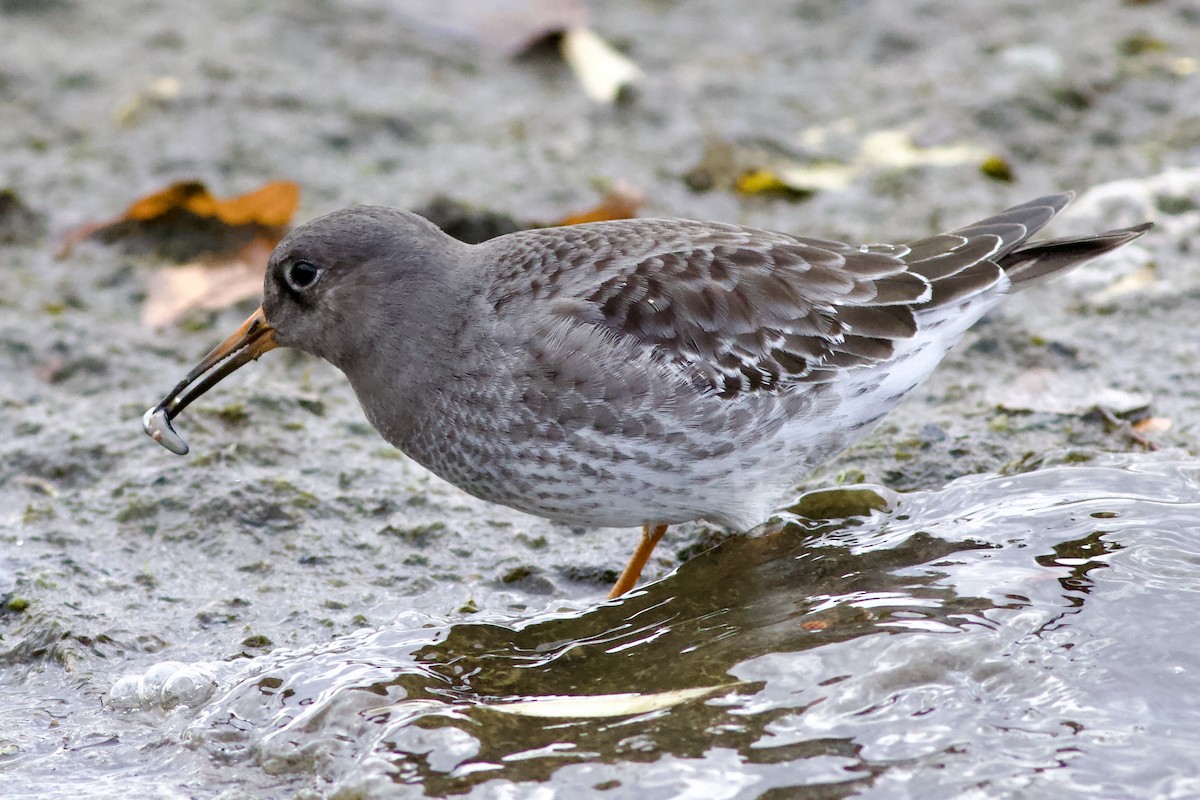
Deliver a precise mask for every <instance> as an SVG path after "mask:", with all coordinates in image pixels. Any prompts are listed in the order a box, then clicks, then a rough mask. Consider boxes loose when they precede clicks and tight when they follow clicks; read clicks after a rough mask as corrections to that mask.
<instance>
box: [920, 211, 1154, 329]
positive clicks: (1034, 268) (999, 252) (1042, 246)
mask: <svg viewBox="0 0 1200 800" xmlns="http://www.w3.org/2000/svg"><path fill="white" fill-rule="evenodd" d="M1074 197H1075V193H1074V192H1063V193H1061V194H1051V195H1046V196H1045V197H1038V198H1036V199H1034V200H1030V201H1028V202H1026V203H1022V204H1020V205H1017V206H1013V207H1012V208H1009V209H1007V210H1005V211H1001V212H1000V213H999V214H996V215H995V216H992V217H988V218H987V219H983V220H980V221H979V222H974V223H971V224H970V225H967V226H965V227H962V228H958V229H956V230H953V231H950V232H948V233H941V234H938V235H936V236H930V237H927V238H925V239H920V240H918V241H915V242H910V243H909V244H908V253H907V254H906V255H905V259H904V260H905V261H906V262H908V267H909V269H910V270H911V271H912V272H914V273H916V274H918V275H920V276H922V277H923V278H925V279H926V280H927V281H929V283H930V287H931V289H932V293H931V296H930V298H929V299H928V300H927V301H926V302H925V303H923V304H922V305H923V307H924V308H925V309H934V308H938V307H941V306H946V305H953V304H956V303H959V302H961V301H963V300H965V299H967V298H969V297H972V296H974V295H976V294H981V293H984V292H987V291H988V290H989V289H991V288H992V287H993V286H995V285H996V283H997V282H999V281H1002V280H1003V278H1002V276H1001V273H1000V271H1001V270H1003V271H1004V273H1005V274H1007V276H1008V281H1009V288H1010V290H1011V291H1018V290H1020V289H1024V288H1026V287H1028V286H1033V285H1034V284H1036V283H1040V282H1041V281H1043V280H1045V279H1046V278H1049V277H1051V276H1052V275H1055V274H1057V273H1059V272H1063V271H1064V270H1067V269H1070V268H1072V267H1076V266H1078V265H1080V264H1082V263H1084V262H1085V261H1090V260H1091V259H1093V258H1095V257H1097V256H1100V255H1103V254H1104V253H1107V252H1109V251H1110V250H1115V249H1117V248H1118V247H1120V246H1121V245H1124V244H1126V243H1128V242H1130V241H1132V240H1134V239H1136V238H1137V237H1139V236H1141V235H1142V234H1143V233H1145V232H1146V231H1147V230H1149V229H1150V228H1151V227H1153V226H1152V224H1151V223H1148V222H1147V223H1144V224H1142V225H1137V226H1135V227H1132V228H1123V229H1121V230H1115V231H1107V232H1105V233H1098V234H1093V235H1090V236H1078V237H1074V238H1069V239H1049V240H1045V241H1040V242H1029V241H1028V240H1029V237H1030V236H1032V235H1034V234H1035V233H1037V232H1038V230H1040V229H1041V228H1042V227H1043V226H1044V225H1045V224H1046V223H1048V222H1049V221H1050V220H1052V219H1054V216H1055V215H1056V214H1058V212H1060V211H1062V210H1063V209H1064V208H1066V206H1067V204H1068V203H1070V202H1071V200H1072V199H1073V198H1074Z"/></svg>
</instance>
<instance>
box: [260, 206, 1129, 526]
mask: <svg viewBox="0 0 1200 800" xmlns="http://www.w3.org/2000/svg"><path fill="white" fill-rule="evenodd" d="M1069 200H1070V195H1066V194H1064V195H1055V196H1051V197H1045V198H1041V199H1038V200H1034V201H1032V202H1030V203H1026V204H1024V205H1021V206H1017V207H1015V208H1012V209H1010V210H1008V211H1005V212H1003V213H1002V214H1000V215H998V216H996V217H993V218H990V219H987V220H984V221H982V222H979V223H976V224H975V225H971V226H968V227H966V228H962V229H959V230H956V231H953V232H951V233H946V234H941V235H938V236H932V237H929V238H926V239H921V240H918V241H916V242H912V243H910V244H907V245H870V246H854V245H846V244H841V243H838V242H825V241H820V240H816V239H806V238H801V237H793V236H788V235H786V234H782V233H772V232H767V231H760V230H754V229H750V228H744V227H739V226H735V225H725V224H717V223H701V222H691V221H685V220H625V221H617V222H604V223H595V224H589V225H580V226H576V227H570V228H551V229H544V230H535V231H525V232H521V233H515V234H511V235H508V236H503V237H500V238H497V239H494V240H491V241H489V242H485V243H483V244H481V245H465V244H461V243H459V242H457V241H455V240H453V239H451V238H449V237H448V236H446V235H445V234H443V233H442V232H441V231H439V230H438V229H437V228H435V227H434V226H432V225H431V224H429V223H428V222H426V221H424V220H423V219H421V218H420V217H417V216H415V215H412V214H409V213H407V212H403V211H398V210H393V209H386V208H380V207H369V206H366V207H358V208H351V209H347V210H344V211H339V212H335V213H334V214H330V215H328V216H326V217H322V218H320V219H317V220H315V221H313V222H310V223H308V224H306V225H304V226H302V227H300V228H298V229H297V230H295V231H294V232H292V233H291V234H290V235H289V236H288V237H287V238H286V239H285V240H284V241H283V242H282V243H281V244H280V245H279V247H278V248H277V249H276V252H275V254H274V256H273V257H272V260H271V265H270V267H269V269H268V274H267V279H266V285H265V295H264V303H263V311H264V313H265V317H266V320H267V322H269V324H270V325H271V326H273V328H274V331H275V334H274V335H275V337H276V339H277V340H278V343H279V344H280V345H284V346H295V347H300V348H302V349H305V350H309V351H310V352H313V353H316V354H317V355H320V356H323V357H325V358H327V359H328V360H329V361H331V362H332V363H333V364H334V365H335V366H337V367H339V368H340V369H341V370H342V371H343V372H345V374H346V375H347V376H348V378H349V379H350V381H351V383H352V385H353V387H354V390H355V392H356V393H357V395H358V398H359V400H360V402H361V403H362V406H363V408H364V410H365V412H366V414H367V417H368V419H369V420H370V422H371V424H372V425H374V426H375V427H376V428H377V429H378V430H379V431H380V433H381V434H382V435H383V436H384V437H385V438H386V439H387V440H388V441H389V442H391V443H392V444H394V445H395V446H397V447H399V448H400V449H401V450H403V451H404V452H405V453H406V454H408V455H409V456H410V457H412V458H413V459H415V460H416V461H418V462H420V463H421V464H423V465H425V466H426V467H428V468H429V469H430V470H432V471H433V472H435V473H436V474H438V475H440V476H442V477H443V478H445V479H447V480H448V481H450V482H451V483H454V484H456V485H458V486H460V487H461V488H463V489H465V490H466V491H468V492H470V493H472V494H474V495H476V496H478V497H482V498H484V499H486V500H490V501H493V502H497V503H503V504H506V505H509V506H512V507H514V508H518V509H520V510H522V511H527V512H529V513H532V514H537V515H540V516H544V517H549V518H552V519H557V520H564V521H568V522H573V523H579V524H586V525H602V526H620V527H624V526H636V525H642V524H652V523H674V522H682V521H685V520H691V519H707V520H713V521H716V522H719V523H722V524H725V525H728V526H731V527H733V528H737V529H746V528H749V527H751V526H753V525H754V524H757V523H759V522H762V521H764V520H765V519H766V518H767V517H768V516H769V515H770V513H771V512H772V511H773V510H774V509H775V508H776V507H777V505H778V503H779V502H780V501H782V500H784V499H785V498H786V497H787V495H788V491H789V489H790V488H791V487H792V486H794V485H795V482H796V480H797V479H798V478H799V477H800V476H802V475H803V474H804V473H805V472H807V471H808V470H810V469H811V468H813V467H814V466H816V465H817V464H819V463H820V462H822V461H823V460H825V459H827V458H829V457H830V456H832V455H834V454H835V453H837V452H838V451H840V450H841V449H843V448H844V447H846V446H847V445H848V444H849V443H851V442H852V441H853V440H854V439H856V438H858V437H860V436H862V435H863V434H864V433H865V432H866V431H867V430H869V429H870V427H871V426H872V425H873V424H874V423H875V422H877V421H878V420H879V419H880V418H881V417H883V416H884V415H885V414H886V413H887V412H888V411H890V410H891V409H892V408H893V407H894V406H895V405H896V404H897V403H898V402H899V401H900V399H901V398H902V397H903V396H904V395H905V394H906V393H907V392H909V391H911V390H912V389H913V388H914V387H916V386H917V385H918V384H920V383H921V382H922V381H923V380H925V378H927V377H928V375H929V374H930V372H932V370H933V368H934V367H935V366H936V364H937V362H938V361H939V360H940V359H941V358H942V356H943V354H944V353H945V351H946V350H947V349H948V348H949V347H950V346H951V345H953V344H954V343H955V342H956V341H957V340H958V339H959V338H960V336H961V335H962V333H963V331H965V330H966V328H967V327H969V326H970V325H971V324H972V323H973V322H975V320H977V319H978V318H979V317H980V316H981V315H982V314H983V313H985V312H986V311H987V310H988V309H989V308H991V307H992V306H994V305H995V304H996V303H998V302H999V301H1000V300H1001V299H1002V298H1003V296H1004V295H1005V294H1006V293H1007V292H1008V291H1009V290H1011V289H1015V288H1020V287H1022V286H1024V285H1027V284H1030V283H1033V282H1036V281H1037V280H1038V279H1041V278H1043V277H1046V276H1048V275H1050V274H1053V273H1055V272H1058V271H1061V270H1063V269H1066V268H1068V267H1071V266H1074V265H1075V264H1078V263H1082V262H1083V261H1086V260H1088V259H1089V258H1092V257H1094V256H1096V255H1099V254H1101V253H1103V252H1106V251H1108V250H1111V249H1113V248H1115V247H1118V246H1120V245H1122V244H1124V243H1125V242H1127V241H1129V240H1131V239H1133V238H1136V237H1137V236H1138V235H1140V234H1141V232H1142V231H1143V230H1144V229H1145V226H1143V227H1139V228H1131V229H1128V230H1123V231H1113V232H1109V233H1104V234H1100V235H1097V236H1092V237H1083V238H1078V239H1068V240H1057V241H1054V242H1043V243H1034V244H1028V243H1026V239H1027V237H1028V236H1030V235H1031V234H1032V233H1033V232H1035V231H1036V230H1038V229H1039V228H1040V227H1042V226H1043V225H1044V224H1045V223H1046V222H1048V221H1049V220H1050V219H1051V218H1052V217H1053V216H1054V215H1055V214H1056V213H1057V212H1058V211H1059V210H1061V209H1062V207H1063V206H1065V205H1066V203H1067V202H1068V201H1069ZM298 262H305V263H308V264H312V265H315V266H316V267H317V268H318V269H319V280H316V281H315V283H314V284H313V285H312V286H311V287H305V288H303V289H297V288H295V287H293V286H291V285H290V284H289V280H290V279H289V277H288V275H289V273H288V272H287V271H288V270H289V269H290V268H291V267H292V265H294V264H296V263H298Z"/></svg>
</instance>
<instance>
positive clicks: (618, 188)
mask: <svg viewBox="0 0 1200 800" xmlns="http://www.w3.org/2000/svg"><path fill="white" fill-rule="evenodd" d="M645 202H646V195H645V193H644V192H643V191H642V190H641V189H638V188H637V187H636V186H634V185H633V184H632V183H629V182H628V181H625V180H619V181H617V182H616V183H614V184H613V186H612V188H611V189H609V190H608V194H606V195H605V196H604V199H603V200H601V201H600V203H599V204H598V205H596V206H594V207H593V208H589V209H588V210H587V211H580V212H578V213H575V214H568V215H567V216H565V217H563V218H562V219H560V220H559V221H558V222H555V223H553V224H554V225H556V226H557V225H582V224H583V223H585V222H605V221H607V220H610V219H629V218H630V217H636V216H637V214H638V210H639V209H640V208H641V207H642V205H643V204H644V203H645Z"/></svg>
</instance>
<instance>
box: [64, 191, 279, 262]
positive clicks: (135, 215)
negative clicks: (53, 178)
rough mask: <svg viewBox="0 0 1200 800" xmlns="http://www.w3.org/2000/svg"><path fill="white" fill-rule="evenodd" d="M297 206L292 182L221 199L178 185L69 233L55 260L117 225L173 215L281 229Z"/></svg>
mask: <svg viewBox="0 0 1200 800" xmlns="http://www.w3.org/2000/svg"><path fill="white" fill-rule="evenodd" d="M299 202H300V187H299V186H297V185H296V184H295V183H293V182H291V181H272V182H270V183H267V184H264V185H263V186H262V187H261V188H259V189H256V190H254V191H252V192H247V193H246V194H243V195H239V196H237V197H229V198H224V199H222V198H218V197H214V196H213V194H212V193H211V192H210V191H209V190H208V187H207V186H205V185H204V184H203V183H202V182H200V181H180V182H178V183H173V184H171V185H170V186H168V187H167V188H165V189H162V190H160V191H157V192H154V193H153V194H149V195H146V196H145V197H142V198H140V199H138V200H135V201H134V202H133V204H132V205H130V206H129V207H128V208H126V209H125V211H124V212H122V213H121V215H120V216H118V217H115V218H113V219H111V220H108V221H106V222H90V223H87V224H85V225H81V226H79V227H78V228H75V229H74V230H72V231H70V232H68V233H67V235H66V236H64V237H63V243H62V247H61V248H60V249H59V252H58V257H59V258H63V257H65V256H67V255H69V254H70V252H71V250H72V249H73V248H74V247H75V245H77V244H78V243H79V242H81V241H83V240H84V239H87V238H89V237H91V236H95V235H96V234H98V233H103V232H105V231H108V230H110V229H112V228H114V227H116V226H118V225H121V224H124V223H145V224H151V223H155V222H158V221H161V220H164V219H166V218H168V217H171V216H176V215H191V216H193V217H198V218H200V219H205V220H216V221H218V222H220V223H222V224H224V225H227V226H229V227H230V228H238V227H245V226H256V227H260V228H282V227H283V226H285V225H287V224H288V223H289V222H290V221H291V219H292V215H293V214H295V213H296V206H297V205H299ZM278 233H282V231H279V232H278Z"/></svg>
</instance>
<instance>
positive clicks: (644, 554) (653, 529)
mask: <svg viewBox="0 0 1200 800" xmlns="http://www.w3.org/2000/svg"><path fill="white" fill-rule="evenodd" d="M666 532H667V526H666V525H654V526H650V525H643V526H642V541H641V542H639V543H638V546H637V549H636V550H634V551H633V555H632V556H630V558H629V563H628V564H626V565H625V571H624V572H622V573H621V577H620V578H618V579H617V582H616V583H615V584H613V587H612V591H610V592H609V593H608V599H609V600H611V599H613V598H614V597H620V596H621V595H623V594H625V593H626V592H628V591H629V590H630V589H632V588H633V587H634V585H635V584H636V583H637V582H638V578H640V577H642V569H643V568H644V567H645V566H646V562H647V561H649V560H650V554H651V553H653V552H654V548H655V546H657V545H658V540H659V539H661V538H662V537H663V534H664V533H666Z"/></svg>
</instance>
